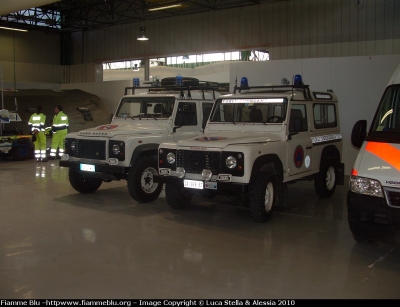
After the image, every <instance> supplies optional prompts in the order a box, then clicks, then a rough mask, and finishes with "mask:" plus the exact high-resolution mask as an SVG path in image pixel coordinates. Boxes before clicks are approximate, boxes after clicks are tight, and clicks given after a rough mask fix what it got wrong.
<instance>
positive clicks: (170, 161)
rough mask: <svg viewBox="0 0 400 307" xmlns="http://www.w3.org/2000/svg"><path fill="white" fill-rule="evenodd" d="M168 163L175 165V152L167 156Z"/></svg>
mask: <svg viewBox="0 0 400 307" xmlns="http://www.w3.org/2000/svg"><path fill="white" fill-rule="evenodd" d="M167 161H168V163H169V164H174V163H175V155H174V153H173V152H169V153H168V154H167Z"/></svg>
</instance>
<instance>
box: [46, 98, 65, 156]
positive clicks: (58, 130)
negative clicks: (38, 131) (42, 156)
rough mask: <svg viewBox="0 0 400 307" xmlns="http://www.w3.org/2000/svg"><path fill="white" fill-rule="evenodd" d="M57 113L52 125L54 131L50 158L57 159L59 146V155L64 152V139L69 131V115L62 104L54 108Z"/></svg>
mask: <svg viewBox="0 0 400 307" xmlns="http://www.w3.org/2000/svg"><path fill="white" fill-rule="evenodd" d="M54 112H55V113H56V115H54V118H53V125H52V126H51V131H53V139H52V141H51V149H50V158H52V159H55V158H56V156H57V148H58V156H59V158H61V156H62V155H63V154H64V149H65V147H64V145H65V144H64V140H65V136H66V135H67V133H68V126H69V121H68V116H67V115H65V113H64V112H63V111H62V106H60V105H57V106H56V108H55V109H54Z"/></svg>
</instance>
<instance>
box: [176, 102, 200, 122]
mask: <svg viewBox="0 0 400 307" xmlns="http://www.w3.org/2000/svg"><path fill="white" fill-rule="evenodd" d="M174 124H175V125H176V126H196V125H197V110H196V103H195V102H179V105H178V111H177V113H176V117H175V123H174Z"/></svg>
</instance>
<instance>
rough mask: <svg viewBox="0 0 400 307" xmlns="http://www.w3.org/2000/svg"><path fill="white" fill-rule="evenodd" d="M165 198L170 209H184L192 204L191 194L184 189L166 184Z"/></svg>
mask: <svg viewBox="0 0 400 307" xmlns="http://www.w3.org/2000/svg"><path fill="white" fill-rule="evenodd" d="M165 198H166V199H167V203H168V205H169V206H170V207H171V208H173V209H184V208H186V207H187V206H189V205H190V203H191V202H192V198H193V192H191V191H190V190H189V189H185V188H184V187H181V186H177V185H174V184H169V183H167V184H165Z"/></svg>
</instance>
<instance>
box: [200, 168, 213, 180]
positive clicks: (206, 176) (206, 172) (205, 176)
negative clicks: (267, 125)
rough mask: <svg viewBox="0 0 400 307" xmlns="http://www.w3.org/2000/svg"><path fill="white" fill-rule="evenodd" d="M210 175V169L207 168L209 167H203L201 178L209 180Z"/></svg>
mask: <svg viewBox="0 0 400 307" xmlns="http://www.w3.org/2000/svg"><path fill="white" fill-rule="evenodd" d="M211 177H212V172H211V170H209V169H203V170H202V171H201V178H202V179H203V180H206V181H209V180H210V179H211Z"/></svg>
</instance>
